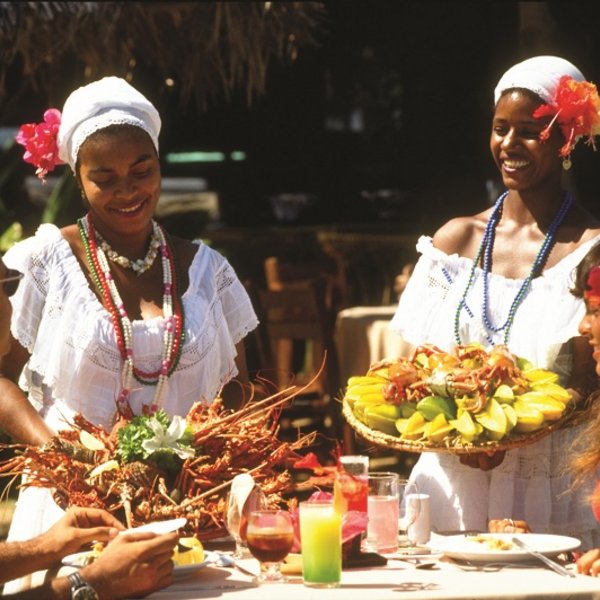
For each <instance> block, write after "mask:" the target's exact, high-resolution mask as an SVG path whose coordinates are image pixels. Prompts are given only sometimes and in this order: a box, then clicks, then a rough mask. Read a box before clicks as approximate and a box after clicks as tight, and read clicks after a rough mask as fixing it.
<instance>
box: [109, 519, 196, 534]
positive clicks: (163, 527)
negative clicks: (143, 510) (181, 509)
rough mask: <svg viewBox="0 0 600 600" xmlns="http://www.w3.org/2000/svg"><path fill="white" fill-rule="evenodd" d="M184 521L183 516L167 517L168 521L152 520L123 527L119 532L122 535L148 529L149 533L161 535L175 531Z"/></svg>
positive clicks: (185, 520)
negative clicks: (129, 527)
mask: <svg viewBox="0 0 600 600" xmlns="http://www.w3.org/2000/svg"><path fill="white" fill-rule="evenodd" d="M186 523H187V519H186V518H185V517H180V518H179V519H169V520H168V521H154V523H146V524H145V525H140V526H139V527H132V528H131V529H124V530H123V531H119V533H120V534H122V535H127V534H129V533H142V532H148V531H149V532H150V533H156V534H157V535H163V534H165V533H171V531H177V530H178V529H181V528H182V527H183V526H184V525H185V524H186Z"/></svg>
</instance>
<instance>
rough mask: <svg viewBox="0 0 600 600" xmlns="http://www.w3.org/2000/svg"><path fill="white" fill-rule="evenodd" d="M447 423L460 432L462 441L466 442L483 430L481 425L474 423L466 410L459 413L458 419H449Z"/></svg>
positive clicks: (473, 438)
mask: <svg viewBox="0 0 600 600" xmlns="http://www.w3.org/2000/svg"><path fill="white" fill-rule="evenodd" d="M449 424H450V425H452V427H454V428H455V429H456V431H458V432H459V433H460V435H461V437H462V439H463V441H464V442H467V443H469V442H472V441H473V440H475V439H476V438H477V437H478V436H479V434H480V432H481V431H482V430H483V427H482V426H481V425H479V423H476V422H475V421H474V420H473V417H472V416H471V413H470V412H468V411H466V410H463V411H462V412H461V413H460V415H459V417H458V419H452V420H450V421H449Z"/></svg>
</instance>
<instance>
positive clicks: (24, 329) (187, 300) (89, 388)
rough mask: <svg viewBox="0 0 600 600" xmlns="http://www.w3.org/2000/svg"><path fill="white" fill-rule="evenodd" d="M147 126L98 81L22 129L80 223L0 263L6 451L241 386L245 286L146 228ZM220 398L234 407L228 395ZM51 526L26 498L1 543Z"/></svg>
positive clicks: (156, 174)
mask: <svg viewBox="0 0 600 600" xmlns="http://www.w3.org/2000/svg"><path fill="white" fill-rule="evenodd" d="M160 124H161V121H160V117H159V115H158V112H157V111H156V109H155V108H154V106H153V105H152V104H151V103H150V102H149V101H148V100H147V99H146V98H145V97H144V96H143V95H142V94H141V93H139V92H138V91H137V90H136V89H134V88H133V87H132V86H130V85H129V84H128V83H127V82H126V81H124V80H123V79H120V78H117V77H107V78H104V79H101V80H99V81H95V82H93V83H90V84H88V85H86V86H83V87H81V88H79V89H77V90H75V91H74V92H73V93H72V94H71V95H70V96H69V98H68V99H67V101H66V102H65V105H64V108H63V111H62V115H61V114H60V113H58V111H53V110H51V111H49V112H47V113H46V114H45V123H44V124H43V125H41V126H38V127H36V126H35V125H27V126H24V127H23V128H21V131H20V134H19V137H18V141H19V142H20V143H22V144H23V145H25V146H26V150H27V152H26V154H25V156H24V158H25V160H27V161H28V162H32V163H34V164H35V165H36V166H38V174H40V175H42V176H44V175H45V174H46V173H47V172H48V171H49V170H50V169H51V168H52V167H53V166H54V164H57V163H58V158H57V156H56V153H58V156H59V157H60V159H62V161H64V162H67V163H68V164H69V165H70V166H71V168H72V169H73V172H74V173H75V176H76V179H77V182H78V184H79V186H80V188H81V191H82V195H83V197H84V199H85V200H86V202H87V204H88V206H89V212H88V213H87V214H86V215H85V216H84V217H83V218H82V219H80V220H79V221H78V223H77V224H74V225H70V226H67V227H65V228H63V229H58V228H57V227H55V226H54V225H50V224H46V225H42V226H40V227H39V229H38V231H37V233H36V234H35V235H34V236H32V237H31V238H28V239H26V240H24V241H23V242H21V243H19V244H17V245H16V246H14V247H13V248H12V249H11V250H10V251H9V252H8V253H7V254H6V255H5V257H4V261H5V263H6V265H7V266H8V267H10V268H14V269H17V270H18V271H20V272H21V273H23V274H24V278H23V280H22V281H21V284H20V286H19V289H18V291H17V293H16V294H15V295H14V297H13V299H12V300H13V317H12V325H11V331H12V335H13V337H14V340H13V342H12V349H11V351H10V352H9V353H8V354H7V355H6V356H5V357H4V358H3V359H2V361H1V364H0V369H1V375H2V376H1V377H0V429H2V430H3V431H5V432H6V433H8V434H9V435H10V436H11V437H12V438H13V439H14V440H16V441H20V442H26V443H32V444H43V443H44V442H46V441H47V440H48V439H49V437H50V436H51V435H52V434H53V432H55V431H57V430H58V429H64V428H65V427H67V421H68V420H69V418H70V417H71V416H72V415H73V414H74V413H81V414H82V415H83V416H84V417H86V418H87V419H89V420H90V421H92V422H93V423H95V424H98V425H103V426H104V427H107V428H109V427H110V426H111V424H112V423H113V422H114V418H115V414H116V411H117V408H118V409H119V410H120V411H121V412H124V413H130V414H131V413H133V414H140V413H142V412H143V411H150V412H152V411H154V410H156V409H158V408H162V409H164V410H166V411H167V412H168V413H170V414H179V415H185V414H186V413H187V412H188V410H189V409H190V407H191V406H192V404H193V403H194V402H197V401H205V402H211V401H212V400H213V399H214V398H215V397H216V396H217V394H218V393H219V390H220V389H221V388H222V387H223V386H225V384H227V383H228V382H229V381H230V380H231V379H232V378H234V377H236V376H237V380H238V381H239V382H242V383H243V382H245V381H247V378H248V375H247V369H246V363H245V355H244V348H243V341H242V340H243V338H244V337H245V335H246V334H247V333H248V332H249V331H251V330H252V329H254V328H255V327H256V325H257V318H256V315H255V313H254V310H253V308H252V305H251V303H250V300H249V298H248V295H247V294H246V292H245V289H244V287H243V286H242V284H241V283H240V281H239V280H238V278H237V276H236V274H235V272H234V270H233V269H232V267H231V265H230V264H229V263H228V262H227V260H226V259H225V258H224V257H222V256H221V255H220V254H218V253H217V252H215V251H214V250H212V249H211V248H209V247H208V246H206V245H204V244H202V243H199V244H196V243H192V242H189V241H187V240H183V239H179V238H176V237H172V236H170V235H168V234H167V233H166V232H165V231H164V230H163V229H162V228H161V227H160V226H159V225H158V224H157V223H156V222H155V221H154V220H153V218H152V217H153V214H154V211H155V208H156V205H157V203H158V199H159V194H160V183H161V173H160V164H159V157H158V134H159V131H160ZM19 377H20V382H19V383H20V386H19V385H17V382H18V381H19ZM229 387H230V390H229V391H230V392H231V394H230V395H229V396H228V390H227V386H226V387H225V388H224V390H223V397H224V399H226V400H227V399H228V398H229V399H231V400H232V403H233V402H234V401H235V400H236V399H237V398H234V396H235V395H238V394H239V392H240V386H239V385H238V383H233V382H232V383H230V385H229ZM22 389H24V390H25V391H26V394H24V393H23V392H22V391H21V390H22ZM61 514H62V511H60V510H59V509H58V507H57V506H56V505H55V504H54V502H53V501H52V500H51V498H50V496H49V494H48V493H47V492H46V491H44V490H33V489H32V490H25V491H24V492H23V493H21V494H20V497H19V501H18V503H17V507H16V512H15V514H14V517H13V522H12V525H11V530H10V533H9V540H19V539H28V538H31V537H33V536H35V535H37V534H39V533H40V532H42V531H45V530H46V529H47V528H48V527H49V526H50V525H51V524H52V523H53V522H55V521H56V520H57V519H58V518H59V516H60V515H61ZM28 583H29V582H25V583H23V582H21V583H20V584H19V585H7V586H6V588H5V591H6V590H8V591H16V589H18V588H19V587H22V586H23V585H28Z"/></svg>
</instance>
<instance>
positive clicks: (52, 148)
mask: <svg viewBox="0 0 600 600" xmlns="http://www.w3.org/2000/svg"><path fill="white" fill-rule="evenodd" d="M60 120H61V114H60V111H59V110H58V109H56V108H49V109H48V110H47V111H46V112H45V113H44V120H43V121H42V122H41V123H26V124H25V125H21V127H20V128H19V132H18V133H17V135H16V137H15V139H16V141H17V143H19V144H21V145H22V146H25V153H24V154H23V160H24V161H25V162H27V163H30V164H32V165H34V166H35V167H37V169H36V171H35V174H36V175H37V176H38V177H39V178H40V179H41V180H42V181H43V182H45V181H46V175H47V174H48V173H50V172H51V171H53V170H54V168H55V167H56V165H62V164H64V162H63V161H62V160H61V159H60V158H59V156H58V143H57V135H58V129H59V127H60Z"/></svg>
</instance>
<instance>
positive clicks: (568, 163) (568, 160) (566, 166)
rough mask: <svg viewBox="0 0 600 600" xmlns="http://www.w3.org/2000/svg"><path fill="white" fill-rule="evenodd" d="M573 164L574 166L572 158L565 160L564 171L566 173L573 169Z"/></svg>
mask: <svg viewBox="0 0 600 600" xmlns="http://www.w3.org/2000/svg"><path fill="white" fill-rule="evenodd" d="M572 164H573V163H572V162H571V159H570V158H565V159H564V160H563V169H564V170H565V171H568V170H569V169H570V168H571V165H572Z"/></svg>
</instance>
